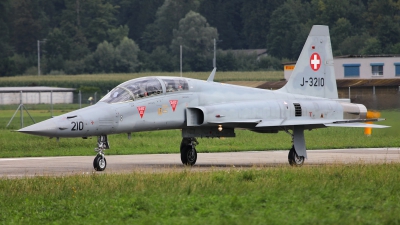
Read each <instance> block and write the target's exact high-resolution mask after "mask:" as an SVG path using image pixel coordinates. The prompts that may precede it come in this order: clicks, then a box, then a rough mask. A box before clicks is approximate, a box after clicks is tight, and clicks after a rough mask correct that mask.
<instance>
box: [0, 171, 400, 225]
mask: <svg viewBox="0 0 400 225" xmlns="http://www.w3.org/2000/svg"><path fill="white" fill-rule="evenodd" d="M399 174H400V165H399V164H381V165H362V164H360V165H329V166H318V167H312V166H305V167H302V168H290V167H288V166H285V167H275V168H252V169H246V170H243V169H240V168H235V169H230V170H227V171H211V172H191V171H190V169H188V170H186V171H183V172H168V173H158V174H149V173H131V174H120V175H118V174H117V175H106V174H102V175H99V174H96V173H95V174H91V175H75V176H69V177H35V178H22V179H0V209H1V212H0V221H1V223H2V224H99V223H101V224H399V223H400V185H399V182H400V175H399Z"/></svg>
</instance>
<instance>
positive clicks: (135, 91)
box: [100, 77, 189, 103]
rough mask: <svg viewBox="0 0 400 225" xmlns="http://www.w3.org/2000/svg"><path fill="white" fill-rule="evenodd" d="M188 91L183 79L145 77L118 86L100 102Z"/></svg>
mask: <svg viewBox="0 0 400 225" xmlns="http://www.w3.org/2000/svg"><path fill="white" fill-rule="evenodd" d="M188 90H189V85H188V82H187V81H186V79H184V78H181V77H144V78H137V79H132V80H129V81H127V82H124V83H122V84H120V85H118V86H117V87H115V88H114V89H113V90H111V91H110V92H109V93H108V94H107V95H106V96H104V97H103V98H102V99H101V100H100V101H101V102H107V103H118V102H127V101H137V100H139V99H142V98H150V97H153V96H158V95H163V94H167V93H173V92H180V91H188Z"/></svg>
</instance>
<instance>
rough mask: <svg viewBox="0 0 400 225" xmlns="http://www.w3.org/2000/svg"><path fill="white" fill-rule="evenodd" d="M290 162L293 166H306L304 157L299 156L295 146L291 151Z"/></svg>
mask: <svg viewBox="0 0 400 225" xmlns="http://www.w3.org/2000/svg"><path fill="white" fill-rule="evenodd" d="M288 161H289V164H290V165H291V166H302V165H303V164H304V156H298V155H297V153H296V150H295V149H294V146H292V148H291V149H290V151H289V154H288Z"/></svg>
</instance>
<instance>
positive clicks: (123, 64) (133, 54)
mask: <svg viewBox="0 0 400 225" xmlns="http://www.w3.org/2000/svg"><path fill="white" fill-rule="evenodd" d="M139 51H140V49H139V46H137V44H136V43H135V41H133V40H132V39H129V38H127V37H125V38H124V39H123V40H122V41H121V43H120V44H119V45H118V46H117V47H116V48H115V55H116V65H115V68H116V72H124V73H132V72H137V68H138V66H139V60H138V54H139Z"/></svg>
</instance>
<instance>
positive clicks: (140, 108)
mask: <svg viewBox="0 0 400 225" xmlns="http://www.w3.org/2000/svg"><path fill="white" fill-rule="evenodd" d="M137 110H138V111H139V115H140V118H143V115H144V111H146V106H138V107H137Z"/></svg>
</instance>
